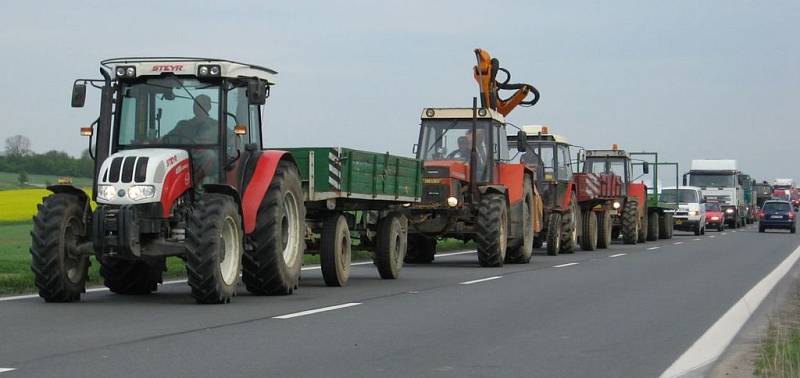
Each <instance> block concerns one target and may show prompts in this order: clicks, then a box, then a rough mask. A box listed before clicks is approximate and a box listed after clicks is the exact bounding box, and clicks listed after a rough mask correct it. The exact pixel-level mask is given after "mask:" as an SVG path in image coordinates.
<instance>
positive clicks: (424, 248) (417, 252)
mask: <svg viewBox="0 0 800 378" xmlns="http://www.w3.org/2000/svg"><path fill="white" fill-rule="evenodd" d="M435 254H436V239H434V238H429V237H427V236H423V235H419V234H414V235H408V247H407V248H406V258H405V262H406V263H409V264H428V263H430V262H432V261H433V256H434V255H435Z"/></svg>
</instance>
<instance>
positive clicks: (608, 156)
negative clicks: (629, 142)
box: [583, 145, 649, 195]
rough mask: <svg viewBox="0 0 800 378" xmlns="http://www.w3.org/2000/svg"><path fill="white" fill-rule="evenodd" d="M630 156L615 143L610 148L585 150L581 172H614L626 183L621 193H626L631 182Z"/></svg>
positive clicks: (646, 171) (646, 170) (647, 170)
mask: <svg viewBox="0 0 800 378" xmlns="http://www.w3.org/2000/svg"><path fill="white" fill-rule="evenodd" d="M644 167H645V168H644V170H645V172H644V173H648V172H649V169H648V168H647V165H646V164H645V165H644ZM632 172H633V169H632V165H631V157H630V155H628V153H626V152H625V151H623V150H620V149H618V148H617V146H616V145H614V146H613V147H612V149H610V150H587V151H586V152H585V157H584V161H583V173H606V174H614V175H617V176H619V177H620V178H622V182H623V183H624V184H626V185H623V186H622V194H623V195H627V191H628V185H627V184H629V183H630V182H631V173H632Z"/></svg>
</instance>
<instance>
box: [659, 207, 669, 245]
mask: <svg viewBox="0 0 800 378" xmlns="http://www.w3.org/2000/svg"><path fill="white" fill-rule="evenodd" d="M667 217H669V219H667ZM667 221H669V222H667ZM669 228H672V213H667V212H665V213H663V214H661V216H660V217H659V219H658V238H659V239H669Z"/></svg>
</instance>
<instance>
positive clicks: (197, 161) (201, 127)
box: [161, 94, 218, 183]
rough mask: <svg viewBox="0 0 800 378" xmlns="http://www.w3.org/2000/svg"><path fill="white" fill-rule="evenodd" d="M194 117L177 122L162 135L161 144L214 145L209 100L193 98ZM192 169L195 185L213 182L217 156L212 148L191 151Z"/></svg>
mask: <svg viewBox="0 0 800 378" xmlns="http://www.w3.org/2000/svg"><path fill="white" fill-rule="evenodd" d="M192 110H193V112H194V117H192V118H190V119H185V120H182V121H179V122H178V124H177V125H176V126H175V128H174V129H172V131H170V132H169V133H167V134H166V135H164V137H163V138H161V139H162V141H163V143H177V144H214V143H216V141H217V134H218V131H217V127H218V123H217V120H215V119H213V118H211V116H210V111H211V98H210V97H208V96H207V95H203V94H201V95H198V96H197V97H195V98H194V107H193V109H192ZM189 153H190V155H191V156H192V160H193V163H192V167H193V168H194V169H193V170H194V172H193V173H194V180H195V182H196V183H208V182H214V181H216V180H215V177H216V174H215V172H216V171H217V154H216V152H215V150H214V149H213V148H209V149H206V148H203V149H191V150H190V152H189Z"/></svg>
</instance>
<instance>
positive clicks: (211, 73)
mask: <svg viewBox="0 0 800 378" xmlns="http://www.w3.org/2000/svg"><path fill="white" fill-rule="evenodd" d="M221 72H222V69H220V67H219V65H218V64H204V65H201V66H199V67H198V68H197V76H200V77H219V76H220V73H221Z"/></svg>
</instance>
